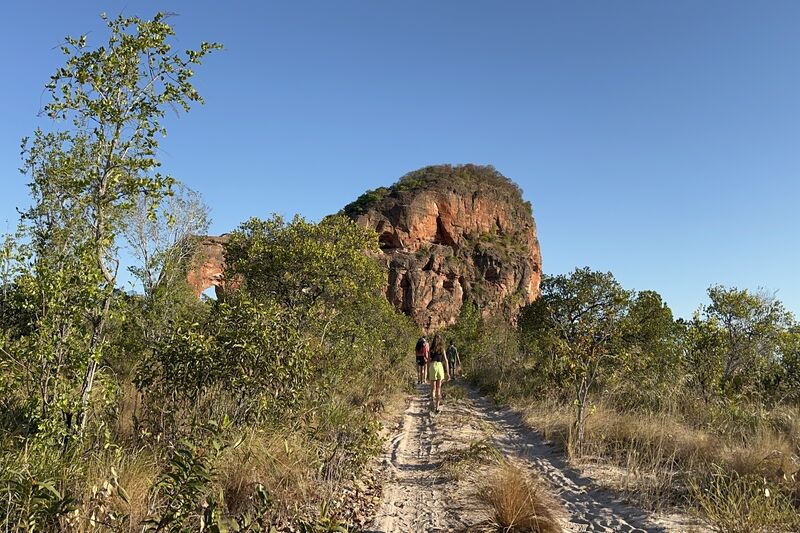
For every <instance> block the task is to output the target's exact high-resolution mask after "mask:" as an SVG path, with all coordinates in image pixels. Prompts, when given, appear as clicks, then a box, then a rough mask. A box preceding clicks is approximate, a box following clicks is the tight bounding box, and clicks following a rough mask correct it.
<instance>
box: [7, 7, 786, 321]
mask: <svg viewBox="0 0 800 533" xmlns="http://www.w3.org/2000/svg"><path fill="white" fill-rule="evenodd" d="M157 9H161V10H165V11H170V12H175V13H177V14H178V16H176V17H175V18H173V19H172V23H173V25H174V26H175V28H176V31H177V38H178V41H179V45H180V46H186V47H191V46H195V45H196V44H197V43H198V42H199V41H201V40H209V41H211V40H213V41H219V42H221V43H223V44H224V45H225V47H226V49H225V50H224V51H223V52H221V53H219V54H217V55H216V56H215V57H212V58H209V60H208V61H207V62H206V64H205V65H204V66H203V68H202V69H200V70H199V72H198V77H197V86H198V88H199V89H200V91H201V93H202V94H203V95H204V96H205V98H206V100H207V104H206V105H205V106H203V107H198V108H196V109H194V110H193V111H192V113H190V114H188V115H184V116H181V117H180V118H170V120H169V124H168V126H169V137H168V138H167V139H165V140H164V142H163V145H162V147H163V152H162V154H161V159H162V162H163V164H164V168H165V169H166V170H167V171H169V172H171V173H172V174H173V175H174V176H175V177H177V178H179V179H181V180H183V181H184V182H185V183H187V184H188V185H189V186H190V187H192V188H194V189H196V190H198V191H199V192H201V193H202V194H203V196H204V197H205V199H206V202H207V203H208V204H209V205H210V206H211V208H212V216H213V218H214V224H213V227H212V231H213V232H215V233H222V232H225V231H228V230H230V229H232V228H233V227H235V226H236V225H237V224H238V223H239V222H241V221H242V220H244V219H246V218H247V217H250V216H262V217H265V216H268V215H269V214H270V213H272V212H278V213H282V214H285V215H292V214H294V213H301V214H303V215H305V216H307V217H309V218H312V219H319V218H320V217H322V216H324V215H325V214H328V213H332V212H335V211H337V210H338V209H339V208H340V207H342V206H343V205H345V204H346V203H347V202H349V201H350V200H352V199H354V198H355V197H357V196H358V195H359V194H360V193H361V192H363V191H364V190H365V189H368V188H374V187H377V186H380V185H387V184H390V183H392V182H394V181H395V180H396V179H397V178H398V177H399V176H401V175H402V174H404V173H406V172H408V171H410V170H413V169H416V168H419V167H421V166H424V165H428V164H434V163H465V162H474V163H481V164H492V165H494V166H495V167H497V168H498V170H500V171H501V172H503V173H504V174H506V175H507V176H509V177H510V178H512V179H513V180H515V181H516V182H517V183H519V184H520V186H521V187H522V188H523V190H524V192H525V197H526V198H527V199H529V200H530V201H531V202H532V203H533V207H534V215H535V217H536V220H537V224H538V227H539V237H540V241H541V245H542V254H543V262H544V270H545V271H546V272H548V273H561V272H566V271H569V270H571V269H573V268H574V267H576V266H584V265H588V266H591V267H592V268H595V269H599V270H610V271H612V272H613V273H614V274H615V276H616V277H617V278H618V279H619V280H620V281H621V282H622V283H623V284H624V285H625V286H626V287H629V288H636V289H653V290H657V291H658V292H660V293H661V294H662V295H663V296H664V297H665V299H666V300H667V302H668V303H669V304H670V305H671V306H672V308H673V309H674V311H675V312H676V314H678V315H683V316H688V315H689V314H690V313H691V312H692V310H693V309H695V308H696V307H697V306H698V305H699V304H701V303H703V302H704V301H705V290H706V288H707V287H708V286H709V285H712V284H716V283H722V284H726V285H734V286H738V287H748V288H754V289H755V288H758V287H764V288H766V289H768V290H770V291H777V294H778V297H779V298H780V299H782V300H783V301H784V302H785V303H786V305H787V306H788V307H789V308H790V309H791V310H793V311H794V312H795V313H800V284H798V282H797V275H798V270H800V251H799V250H798V244H800V239H799V238H798V235H797V228H798V227H800V206H798V201H799V200H800V31H798V27H800V3H798V2H792V1H770V2H747V3H745V2H735V1H731V0H725V1H689V0H687V1H670V2H642V1H633V0H631V1H608V2H589V1H584V2H570V1H552V2H537V1H518V2H511V1H506V2H488V1H484V2H474V1H464V0H452V1H436V2H431V1H429V0H428V1H404V2H375V1H369V0H363V1H360V2H354V1H337V2H330V1H319V2H301V1H297V2H261V1H259V2H255V1H253V2H235V1H231V2H211V1H183V2H178V1H173V2H152V1H150V2H145V1H134V0H129V1H124V2H63V1H59V2H56V1H44V0H40V1H37V2H11V3H9V4H8V5H6V6H5V7H4V15H3V17H2V20H0V68H2V73H3V77H2V79H3V84H2V86H1V87H2V88H0V95H2V98H0V116H1V117H2V123H0V175H2V184H3V186H2V194H0V222H2V224H3V226H4V227H3V230H5V229H6V228H7V227H11V228H13V226H14V224H15V221H16V212H15V208H17V207H19V206H23V205H25V204H26V202H27V197H26V189H25V178H24V177H22V176H20V175H19V174H18V172H17V168H18V167H19V166H20V159H19V140H20V138H21V137H23V136H25V135H28V134H30V133H31V132H32V131H33V129H34V128H35V127H36V126H37V124H39V123H40V122H39V120H40V119H39V118H37V111H38V110H39V108H40V107H41V105H42V104H43V102H44V99H45V94H44V93H43V91H42V87H43V85H44V83H45V82H46V81H47V80H48V77H49V76H50V74H52V72H53V71H54V69H55V68H56V67H57V66H59V64H60V62H61V56H60V52H59V51H58V48H57V45H58V44H59V42H60V41H61V38H62V37H63V36H64V35H68V34H70V35H78V34H81V33H89V41H90V43H92V42H97V41H98V40H101V39H102V38H103V37H104V35H105V34H104V32H103V26H102V22H101V21H100V19H99V17H98V15H99V14H100V13H101V12H103V11H106V12H108V13H109V14H111V15H113V14H117V13H120V12H124V13H126V14H137V15H141V16H149V15H151V14H152V13H153V12H154V11H155V10H157ZM6 221H8V222H7V223H6Z"/></svg>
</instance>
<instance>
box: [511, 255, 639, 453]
mask: <svg viewBox="0 0 800 533" xmlns="http://www.w3.org/2000/svg"><path fill="white" fill-rule="evenodd" d="M629 301H630V293H629V292H627V291H625V290H623V288H622V287H621V286H620V284H619V283H618V282H617V281H616V280H615V279H614V277H613V276H612V275H611V273H603V272H594V271H592V270H590V269H589V268H583V269H576V270H575V271H574V272H572V273H571V274H569V275H558V276H546V277H544V278H543V280H542V295H541V298H539V299H538V300H537V301H535V302H534V303H533V304H531V305H530V306H529V307H528V308H527V309H526V310H525V315H526V316H525V318H524V321H523V327H524V328H526V329H528V331H527V332H525V336H527V337H528V338H530V337H531V336H533V337H535V338H538V342H539V345H540V349H541V351H542V352H543V353H547V354H549V356H550V357H551V358H552V360H553V361H554V362H555V364H556V365H557V366H558V367H560V369H561V371H563V372H564V373H565V374H566V375H567V376H569V381H570V384H571V388H572V391H573V400H574V403H575V415H576V423H575V426H576V432H575V450H574V451H575V452H576V453H577V454H578V455H579V456H580V455H582V454H583V445H584V441H585V439H584V435H585V429H586V418H587V416H588V398H589V392H590V391H591V389H592V387H593V386H594V385H595V384H596V383H597V381H598V379H599V378H601V377H602V376H603V374H604V373H605V372H607V371H608V370H609V367H613V366H614V365H615V364H618V363H619V359H620V358H621V357H623V356H624V355H625V351H624V349H622V347H621V336H622V333H623V320H624V318H625V315H626V312H627V309H628V305H629Z"/></svg>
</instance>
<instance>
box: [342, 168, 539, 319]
mask: <svg viewBox="0 0 800 533" xmlns="http://www.w3.org/2000/svg"><path fill="white" fill-rule="evenodd" d="M344 213H345V214H347V215H348V216H350V217H351V218H353V219H354V220H355V221H356V222H358V223H359V224H361V225H364V226H367V227H371V228H373V229H375V231H376V232H377V233H378V235H379V239H380V243H381V250H382V251H383V254H382V257H380V258H379V260H381V261H382V262H383V263H384V264H385V265H386V268H387V271H388V279H387V291H386V296H387V298H388V299H389V300H390V301H391V302H392V303H393V304H394V305H395V306H396V307H397V308H398V309H400V310H401V311H403V312H404V313H407V314H409V315H410V316H411V317H412V318H414V319H415V320H416V322H417V323H418V324H419V325H420V326H421V327H422V328H423V329H425V330H435V329H438V328H441V327H445V326H448V325H450V324H452V323H453V322H454V321H455V320H456V318H457V317H458V315H459V313H460V311H461V308H462V306H463V305H464V303H465V302H467V301H471V302H473V303H474V304H476V305H478V306H479V307H480V308H481V309H482V311H483V313H484V314H489V313H492V312H496V311H503V312H505V313H506V314H507V315H508V316H510V317H512V316H514V315H515V314H516V312H517V311H518V309H519V308H520V306H522V305H525V304H527V303H530V302H531V301H532V300H533V299H535V298H536V297H538V295H539V282H540V279H541V254H540V251H539V241H538V240H537V238H536V224H535V222H534V220H533V215H532V213H531V207H530V204H529V203H528V202H525V201H524V200H523V199H522V193H521V191H520V190H519V188H518V187H517V186H516V185H515V184H514V183H513V182H511V181H510V180H508V179H507V178H506V177H504V176H503V175H502V174H500V173H499V172H497V171H496V170H495V169H494V168H492V167H484V166H476V165H462V166H450V165H439V166H432V167H426V168H423V169H420V170H417V171H415V172H412V173H410V174H408V175H406V176H404V177H403V178H401V179H400V181H398V182H397V183H396V184H395V185H393V186H392V187H390V188H380V189H376V190H374V191H369V192H368V193H366V194H364V195H362V196H361V197H360V198H359V199H358V200H356V201H355V202H353V203H352V204H350V205H348V206H347V207H346V208H345V209H344Z"/></svg>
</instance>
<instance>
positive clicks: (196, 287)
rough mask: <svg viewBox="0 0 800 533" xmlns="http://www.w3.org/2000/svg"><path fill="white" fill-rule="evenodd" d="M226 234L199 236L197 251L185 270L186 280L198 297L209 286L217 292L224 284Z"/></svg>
mask: <svg viewBox="0 0 800 533" xmlns="http://www.w3.org/2000/svg"><path fill="white" fill-rule="evenodd" d="M227 242H228V235H220V236H219V237H212V236H205V237H200V241H199V242H198V244H197V251H196V252H195V255H194V258H193V259H192V264H191V268H189V270H188V272H187V281H188V282H189V286H190V287H191V288H192V290H193V291H194V294H195V296H197V297H198V298H199V297H200V295H201V294H203V291H205V290H206V289H208V288H209V287H215V292H216V293H217V295H219V292H220V291H221V290H222V289H223V287H224V285H225V277H224V270H225V244H226V243H227Z"/></svg>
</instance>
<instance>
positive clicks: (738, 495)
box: [690, 468, 800, 533]
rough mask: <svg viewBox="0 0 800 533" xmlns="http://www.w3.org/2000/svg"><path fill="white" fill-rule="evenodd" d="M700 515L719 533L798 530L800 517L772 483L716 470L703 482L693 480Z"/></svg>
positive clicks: (695, 499) (757, 477)
mask: <svg viewBox="0 0 800 533" xmlns="http://www.w3.org/2000/svg"><path fill="white" fill-rule="evenodd" d="M690 486H691V492H692V499H693V500H694V502H695V505H696V507H697V509H698V510H699V511H700V514H702V515H703V517H704V518H705V519H706V520H708V522H709V523H710V524H711V525H712V527H714V529H715V530H716V531H719V532H720V533H752V532H757V531H797V529H796V528H798V527H800V515H799V514H798V513H797V510H796V509H795V508H794V506H793V505H792V502H791V501H790V500H789V498H787V497H786V496H785V495H784V494H782V493H781V491H780V490H779V489H778V488H777V487H776V486H775V485H774V484H772V483H770V482H768V481H767V480H765V479H764V478H763V477H759V476H755V475H739V474H738V473H736V472H735V471H727V470H725V469H723V468H715V469H714V471H713V472H712V473H711V474H710V475H709V476H708V478H707V479H705V480H703V481H702V482H698V481H692V483H691V485H690Z"/></svg>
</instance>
